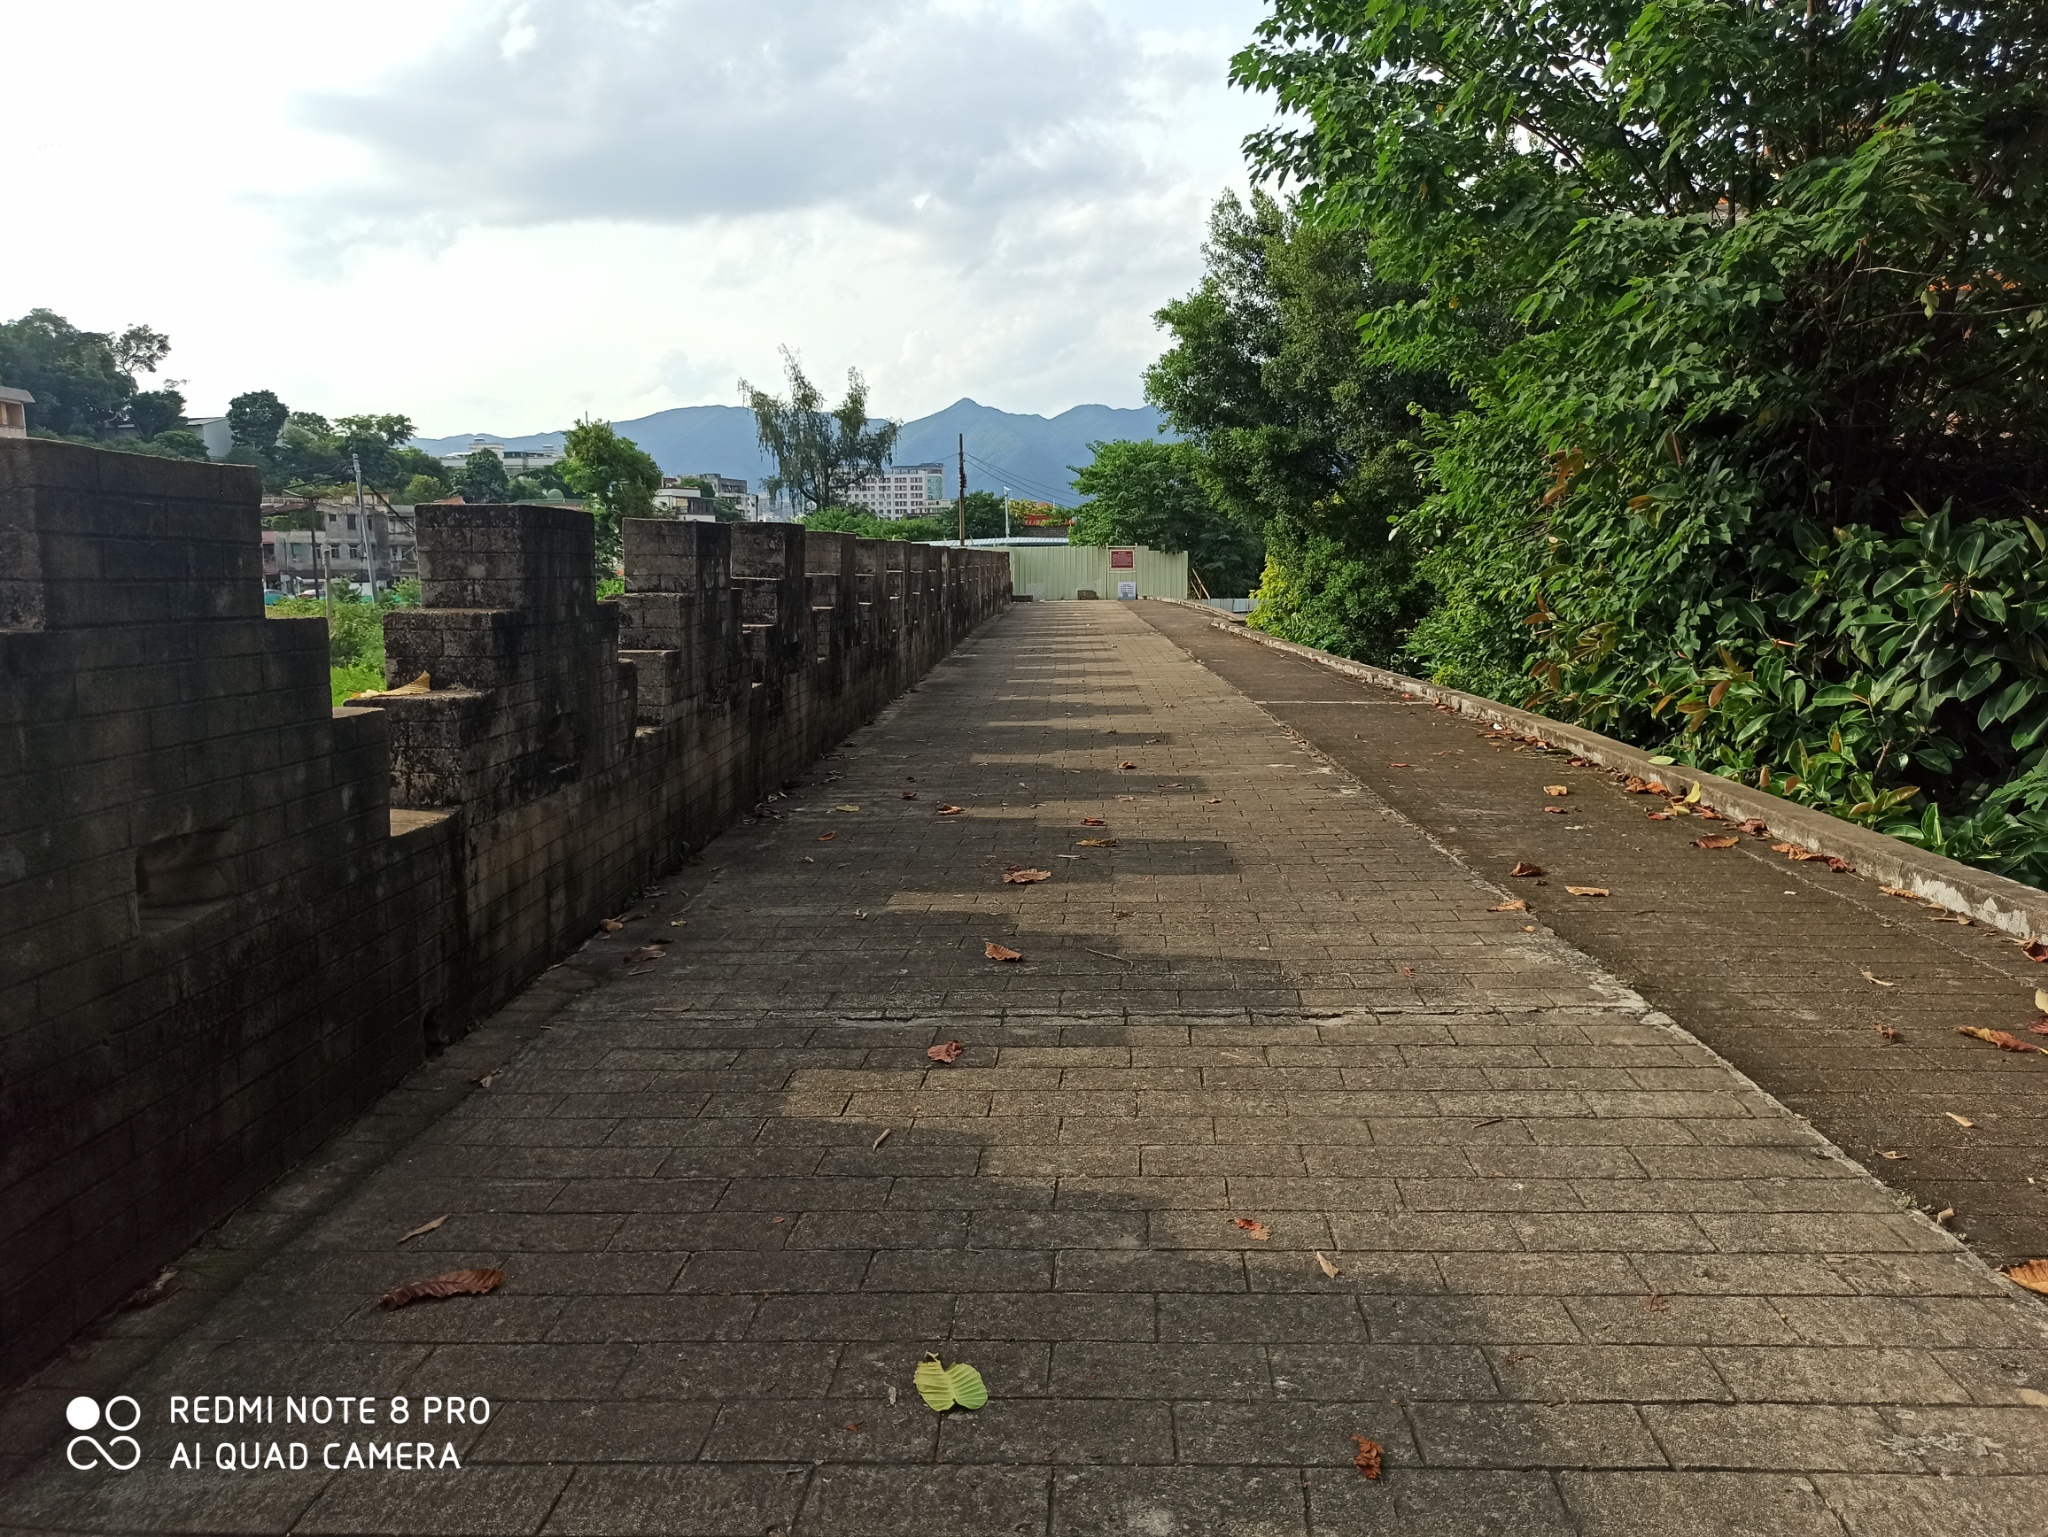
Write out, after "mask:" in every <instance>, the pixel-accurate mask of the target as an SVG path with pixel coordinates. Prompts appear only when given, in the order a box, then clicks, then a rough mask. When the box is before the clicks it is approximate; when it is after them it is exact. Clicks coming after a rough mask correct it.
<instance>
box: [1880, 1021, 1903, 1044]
mask: <svg viewBox="0 0 2048 1537" xmlns="http://www.w3.org/2000/svg"><path fill="white" fill-rule="evenodd" d="M1875 1028H1876V1030H1877V1034H1878V1038H1879V1039H1880V1040H1882V1041H1885V1042H1888V1043H1889V1042H1891V1041H1896V1040H1901V1039H1903V1037H1901V1036H1900V1034H1899V1032H1898V1031H1896V1030H1894V1029H1893V1028H1892V1027H1891V1026H1890V1025H1878V1026H1876V1027H1875Z"/></svg>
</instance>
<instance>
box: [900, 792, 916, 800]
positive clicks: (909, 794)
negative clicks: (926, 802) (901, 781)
mask: <svg viewBox="0 0 2048 1537" xmlns="http://www.w3.org/2000/svg"><path fill="white" fill-rule="evenodd" d="M903 798H904V799H905V800H907V801H914V800H916V799H917V792H916V791H915V790H905V791H904V792H903Z"/></svg>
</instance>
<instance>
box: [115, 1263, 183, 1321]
mask: <svg viewBox="0 0 2048 1537" xmlns="http://www.w3.org/2000/svg"><path fill="white" fill-rule="evenodd" d="M177 1274H178V1272H177V1271H176V1270H175V1269H173V1268H171V1267H170V1266H168V1265H167V1266H165V1267H164V1268H163V1269H162V1270H159V1271H158V1272H157V1273H156V1277H155V1279H153V1280H149V1281H144V1282H143V1283H142V1284H141V1285H140V1286H138V1287H136V1288H135V1290H134V1291H132V1292H130V1293H129V1294H128V1295H127V1296H125V1297H123V1298H122V1299H121V1305H120V1306H119V1307H117V1308H115V1309H114V1311H115V1312H117V1313H139V1312H141V1311H142V1310H143V1309H144V1308H153V1307H155V1306H156V1305H157V1304H158V1303H159V1302H161V1301H163V1300H164V1298H166V1297H168V1296H170V1294H171V1293H172V1292H174V1291H176V1290H177V1289H178V1288H177V1287H175V1286H173V1285H172V1284H171V1281H172V1280H173V1278H175V1277H176V1275H177Z"/></svg>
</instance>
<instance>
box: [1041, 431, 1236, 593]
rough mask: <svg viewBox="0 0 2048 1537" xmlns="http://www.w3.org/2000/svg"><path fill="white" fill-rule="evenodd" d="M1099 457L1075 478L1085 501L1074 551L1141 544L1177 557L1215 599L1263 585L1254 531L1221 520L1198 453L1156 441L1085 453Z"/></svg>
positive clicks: (1100, 446)
mask: <svg viewBox="0 0 2048 1537" xmlns="http://www.w3.org/2000/svg"><path fill="white" fill-rule="evenodd" d="M1088 446H1089V448H1090V449H1091V450H1093V452H1094V455H1095V457H1094V458H1093V459H1092V460H1091V461H1090V462H1089V463H1087V464H1085V465H1082V466H1081V467H1079V468H1078V469H1077V470H1076V471H1075V473H1074V489H1075V490H1076V491H1079V492H1080V493H1081V494H1082V495H1083V496H1085V497H1087V498H1088V500H1087V501H1085V502H1083V503H1082V504H1081V508H1080V510H1079V511H1078V512H1077V513H1075V515H1074V526H1073V528H1072V530H1071V531H1070V532H1069V534H1068V540H1069V542H1071V543H1073V544H1093V545H1104V544H1138V545H1144V546H1145V547H1147V548H1148V549H1154V550H1163V551H1165V552H1166V553H1167V554H1175V553H1178V552H1179V551H1182V550H1185V551H1187V555H1188V568H1189V570H1190V571H1191V572H1192V573H1193V574H1194V575H1195V576H1196V577H1197V578H1198V579H1199V580H1200V581H1201V583H1202V585H1203V586H1204V587H1205V588H1207V589H1208V591H1209V593H1210V595H1211V596H1213V597H1219V598H1226V597H1241V596H1243V595H1244V594H1245V593H1248V592H1250V591H1251V588H1252V583H1253V582H1254V581H1256V580H1257V579H1258V574H1259V565H1260V560H1261V554H1262V552H1261V549H1260V542H1259V536H1258V533H1257V532H1256V530H1254V529H1253V528H1251V527H1249V526H1247V525H1246V524H1244V523H1243V522H1241V521H1239V520H1237V519H1235V518H1232V517H1231V516H1229V515H1228V514H1227V513H1223V512H1219V511H1218V510H1217V509H1216V506H1215V503H1214V502H1212V501H1211V500H1210V496H1209V492H1208V489H1207V488H1206V487H1205V486H1204V485H1203V483H1202V475H1201V459H1202V454H1201V450H1200V449H1198V448H1196V447H1195V446H1194V445H1193V444H1191V443H1162V442H1159V441H1158V440H1156V439H1152V440H1146V441H1133V440H1129V439H1125V440H1120V441H1117V442H1112V443H1091V444H1089V445H1088Z"/></svg>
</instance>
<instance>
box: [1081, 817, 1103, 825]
mask: <svg viewBox="0 0 2048 1537" xmlns="http://www.w3.org/2000/svg"><path fill="white" fill-rule="evenodd" d="M1081 825H1082V826H1083V827H1107V826H1109V824H1108V823H1107V822H1105V821H1103V819H1102V818H1101V817H1083V818H1081Z"/></svg>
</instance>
